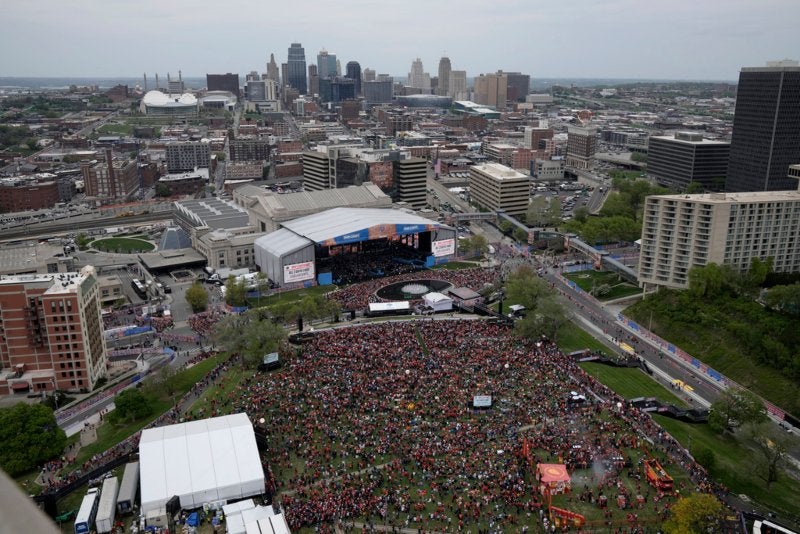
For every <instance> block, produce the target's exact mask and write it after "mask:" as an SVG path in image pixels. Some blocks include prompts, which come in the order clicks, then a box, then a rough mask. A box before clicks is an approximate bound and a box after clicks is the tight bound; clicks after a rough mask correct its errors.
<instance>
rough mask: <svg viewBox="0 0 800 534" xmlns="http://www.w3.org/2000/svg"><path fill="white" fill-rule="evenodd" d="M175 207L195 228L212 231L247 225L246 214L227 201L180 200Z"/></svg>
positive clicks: (211, 199) (208, 199)
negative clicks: (203, 227) (202, 227)
mask: <svg viewBox="0 0 800 534" xmlns="http://www.w3.org/2000/svg"><path fill="white" fill-rule="evenodd" d="M175 207H176V209H177V210H178V212H179V213H181V214H182V215H183V216H184V217H186V218H188V219H190V220H192V221H193V222H194V223H195V225H196V226H208V227H209V228H212V229H220V228H243V227H245V226H247V225H248V218H247V212H246V211H245V210H244V209H242V208H240V207H239V206H237V205H236V204H234V203H233V202H231V201H229V200H222V199H218V198H203V199H193V200H181V201H178V202H175Z"/></svg>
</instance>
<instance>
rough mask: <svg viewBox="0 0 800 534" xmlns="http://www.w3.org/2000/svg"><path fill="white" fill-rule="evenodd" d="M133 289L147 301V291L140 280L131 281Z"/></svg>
mask: <svg viewBox="0 0 800 534" xmlns="http://www.w3.org/2000/svg"><path fill="white" fill-rule="evenodd" d="M131 287H132V288H133V291H134V292H135V293H136V294H137V295H139V297H141V298H143V299H146V298H147V289H145V287H144V284H143V283H142V282H141V281H139V280H136V279H134V280H131Z"/></svg>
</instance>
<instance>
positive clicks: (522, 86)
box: [500, 71, 531, 102]
mask: <svg viewBox="0 0 800 534" xmlns="http://www.w3.org/2000/svg"><path fill="white" fill-rule="evenodd" d="M500 72H503V71H500ZM503 74H505V75H506V78H507V79H508V89H507V92H506V99H507V100H508V101H509V102H525V97H526V96H528V93H529V92H530V90H531V77H530V75H528V74H522V73H521V72H503Z"/></svg>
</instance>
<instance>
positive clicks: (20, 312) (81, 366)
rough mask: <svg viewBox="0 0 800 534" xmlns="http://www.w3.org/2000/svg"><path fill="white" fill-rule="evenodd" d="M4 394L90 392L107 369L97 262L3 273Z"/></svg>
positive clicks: (0, 352) (0, 360) (0, 387)
mask: <svg viewBox="0 0 800 534" xmlns="http://www.w3.org/2000/svg"><path fill="white" fill-rule="evenodd" d="M0 309H2V314H0V367H2V370H1V371H0V394H9V393H24V392H40V391H52V390H53V389H60V390H66V391H90V390H91V389H92V388H94V385H95V383H96V382H97V380H98V379H100V378H101V377H103V376H105V373H106V345H105V340H104V338H103V323H102V320H101V317H100V298H99V289H98V283H97V276H96V275H95V272H94V268H93V267H84V268H83V269H82V270H81V272H80V273H62V274H47V275H39V274H37V275H17V276H6V277H2V278H0Z"/></svg>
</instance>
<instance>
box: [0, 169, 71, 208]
mask: <svg viewBox="0 0 800 534" xmlns="http://www.w3.org/2000/svg"><path fill="white" fill-rule="evenodd" d="M50 176H52V177H53V178H52V179H47V178H37V177H25V178H7V179H5V180H0V212H3V213H6V212H12V211H26V210H40V209H48V208H52V207H53V206H55V205H56V203H57V202H58V201H59V200H58V182H57V181H56V177H55V176H54V175H50Z"/></svg>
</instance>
